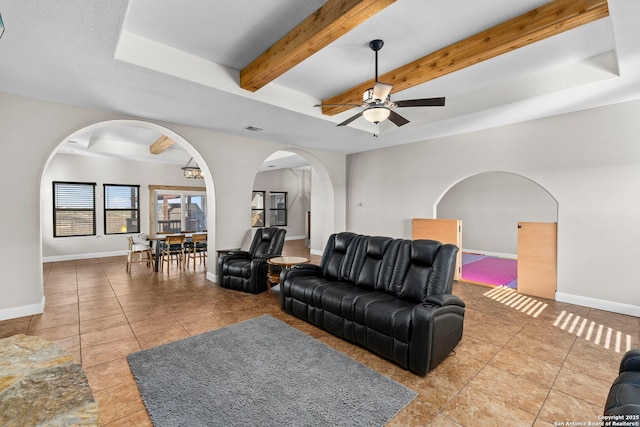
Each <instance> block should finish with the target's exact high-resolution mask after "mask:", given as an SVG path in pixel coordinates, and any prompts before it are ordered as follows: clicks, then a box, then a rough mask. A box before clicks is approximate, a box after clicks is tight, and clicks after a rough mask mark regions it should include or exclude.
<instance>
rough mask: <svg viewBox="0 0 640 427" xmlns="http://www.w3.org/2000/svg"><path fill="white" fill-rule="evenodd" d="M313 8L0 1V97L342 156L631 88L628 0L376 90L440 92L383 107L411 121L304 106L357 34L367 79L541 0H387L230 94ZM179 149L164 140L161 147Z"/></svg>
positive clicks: (356, 69) (633, 63) (351, 52)
mask: <svg viewBox="0 0 640 427" xmlns="http://www.w3.org/2000/svg"><path fill="white" fill-rule="evenodd" d="M324 3H325V1H324V0H306V1H300V0H269V1H256V0H234V1H223V0H215V1H214V0H189V1H188V2H177V1H172V0H131V1H126V0H101V1H90V2H89V1H86V0H65V1H63V2H55V3H52V2H50V1H46V0H0V14H1V15H2V18H3V21H4V24H5V28H6V29H5V32H4V35H3V36H2V38H0V91H2V92H7V93H13V94H18V95H24V96H28V97H33V98H40V99H45V100H50V101H56V102H61V103H65V104H72V105H78V106H83V107H89V108H96V109H102V110H109V111H114V112H117V113H122V114H125V115H127V116H133V117H138V118H141V119H145V120H150V121H157V120H162V121H168V122H174V123H181V124H186V125H192V126H199V127H204V128H210V129H215V130H217V131H222V132H227V133H231V134H237V135H245V136H248V137H251V138H256V139H265V140H269V141H279V142H283V143H286V144H290V145H291V146H297V147H309V148H316V149H325V150H331V151H338V152H343V153H355V152H360V151H366V150H371V149H376V148H380V147H386V146H393V145H398V144H405V143H410V142H414V141H420V140H427V139H430V138H435V137H440V136H445V135H453V134H456V133H462V132H469V131H473V130H478V129H483V128H489V127H494V126H500V125H504V124H509V123H516V122H520V121H525V120H531V119H536V118H540V117H547V116H552V115H557V114H562V113H566V112H571V111H577V110H581V109H585V108H593V107H597V106H602V105H608V104H612V103H617V102H623V101H627V100H632V99H639V98H640V72H639V71H640V43H637V40H640V2H638V1H637V0H610V1H609V9H610V17H608V18H604V19H601V20H599V21H596V22H594V23H592V24H588V25H585V26H582V27H580V28H577V29H574V30H570V31H567V32H565V33H562V34H560V35H558V36H555V37H553V38H550V39H547V40H544V41H541V42H538V43H535V44H532V45H529V46H526V47H524V48H521V49H518V50H515V51H512V52H510V53H508V54H505V55H502V56H500V57H497V58H494V59H491V60H488V61H485V62H482V63H479V64H477V65H474V66H472V67H469V68H466V69H463V70H461V71H458V72H455V73H452V74H449V75H447V76H444V77H441V78H439V79H436V80H433V81H431V82H428V83H425V84H422V85H420V86H416V87H414V88H411V89H408V90H405V91H402V92H392V95H391V96H392V100H401V99H414V98H427V97H439V96H446V97H447V105H446V106H445V107H442V108H403V109H398V112H399V113H401V114H402V115H403V116H405V117H406V118H408V119H409V120H411V123H409V124H407V125H405V126H403V127H401V128H397V127H395V126H393V125H392V124H390V123H388V121H387V122H384V123H383V124H382V126H381V135H380V137H379V138H373V137H372V125H371V123H368V122H366V121H365V120H364V119H359V120H356V121H355V122H353V123H352V124H351V125H349V126H346V127H336V124H337V123H340V122H341V121H343V120H345V119H346V118H348V117H350V116H351V115H353V114H354V113H355V111H354V110H352V111H348V112H344V113H341V114H339V115H336V116H333V117H328V116H323V115H322V114H321V112H320V109H319V108H314V107H313V105H315V104H318V103H320V102H321V100H322V99H323V98H327V97H330V96H332V95H336V94H338V93H341V92H342V91H344V90H346V89H348V88H350V87H352V86H354V85H356V84H359V83H361V82H362V81H365V80H367V79H370V78H372V77H373V74H374V56H373V53H372V51H371V50H370V49H369V48H368V43H369V41H370V40H372V39H375V38H380V39H383V40H384V41H385V46H384V48H383V49H382V50H381V51H380V73H381V74H383V73H384V72H386V71H390V70H392V69H394V68H397V67H399V66H401V65H403V64H405V63H407V62H410V61H412V60H414V59H417V58H419V57H422V56H425V55H426V54H428V53H430V52H433V51H435V50H437V49H439V48H442V47H445V46H447V45H449V44H451V43H454V42H456V41H458V40H461V39H464V38H466V37H468V36H470V35H473V34H475V33H478V32H480V31H482V30H484V29H487V28H489V27H492V26H494V25H496V24H499V23H501V22H504V21H506V20H508V19H510V18H513V17H515V16H518V15H520V14H522V13H524V12H527V11H528V10H531V9H534V8H536V7H538V6H540V5H542V4H545V3H547V1H545V0H518V1H513V0H484V1H482V2H479V1H477V0H455V1H454V0H428V1H427V0H398V1H396V2H395V3H394V4H392V5H390V6H389V7H387V8H386V9H384V10H382V11H381V12H380V13H378V14H377V15H375V16H374V17H372V18H371V19H369V20H368V21H366V22H364V23H363V24H361V25H360V26H358V27H356V28H355V29H354V30H352V31H351V32H349V33H347V34H346V35H345V36H343V37H341V38H339V39H338V40H336V41H335V42H333V43H331V44H330V45H329V46H327V47H326V48H325V49H323V50H322V51H320V52H318V53H316V54H315V55H313V56H311V57H310V58H308V59H307V60H305V61H303V62H302V63H301V64H299V65H298V66H296V67H294V68H293V69H291V70H290V71H288V72H286V73H285V74H284V75H282V76H280V77H279V78H278V79H276V80H275V81H274V82H272V83H270V84H268V85H267V86H265V87H264V88H262V89H260V90H259V91H257V92H255V93H252V92H248V91H245V90H243V89H241V88H240V87H239V84H238V81H239V77H238V70H239V69H241V68H242V67H244V66H245V65H247V64H248V63H250V62H251V61H252V60H253V59H255V58H256V57H257V56H258V55H259V54H260V53H262V52H263V51H264V50H265V49H266V48H268V47H269V46H271V45H272V44H273V43H275V42H276V41H277V40H278V39H279V38H281V37H282V36H283V35H285V34H286V33H287V32H288V31H290V30H291V29H292V28H294V27H295V26H296V25H297V24H298V23H299V22H301V21H302V20H303V19H304V18H305V17H306V16H308V15H309V14H311V13H312V12H313V11H315V10H316V9H318V8H319V7H321V6H322V5H323V4H324ZM0 111H1V109H0ZM247 126H256V127H259V128H262V129H263V131H261V132H258V133H252V132H249V131H247V130H245V128H246V127H247ZM158 136H160V135H157V134H154V133H153V132H152V131H149V130H146V129H139V128H133V127H131V126H123V127H121V128H119V129H116V128H114V129H101V130H100V131H99V132H98V131H96V132H92V133H90V134H87V135H80V136H79V137H78V138H75V141H74V143H70V144H66V145H65V146H63V147H61V151H65V152H69V150H73V152H74V153H75V154H81V153H83V152H84V153H87V152H89V153H94V154H95V153H98V154H102V155H109V154H110V153H111V154H112V155H118V153H119V155H121V156H122V155H123V153H126V156H127V158H132V157H133V158H140V159H141V160H145V161H150V160H157V159H159V156H155V157H154V156H150V155H148V154H147V153H148V151H145V150H147V147H148V145H149V144H151V143H152V142H153V141H155V139H157V138H158ZM127 146H128V147H129V148H126V147H127ZM185 156H187V158H186V159H188V155H186V153H184V152H183V151H182V150H180V149H178V148H173V149H170V150H167V152H165V153H163V155H162V156H161V157H162V158H163V159H164V160H163V161H165V162H167V163H176V164H178V163H181V162H183V163H184V162H186V160H185Z"/></svg>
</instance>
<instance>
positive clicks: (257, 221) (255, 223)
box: [251, 190, 267, 228]
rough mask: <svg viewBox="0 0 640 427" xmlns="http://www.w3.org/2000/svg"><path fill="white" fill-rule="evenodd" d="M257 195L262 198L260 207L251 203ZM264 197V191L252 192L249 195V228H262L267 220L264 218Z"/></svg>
mask: <svg viewBox="0 0 640 427" xmlns="http://www.w3.org/2000/svg"><path fill="white" fill-rule="evenodd" d="M258 194H259V195H261V196H262V197H261V200H262V206H255V205H254V204H253V201H254V200H255V196H256V195H258ZM265 197H266V192H265V191H260V190H253V192H252V193H251V227H253V228H257V227H264V226H265V224H266V222H267V219H266V218H265V209H264V204H265Z"/></svg>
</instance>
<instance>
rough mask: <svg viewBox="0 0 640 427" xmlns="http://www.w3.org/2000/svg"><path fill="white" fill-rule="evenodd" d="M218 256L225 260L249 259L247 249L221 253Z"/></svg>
mask: <svg viewBox="0 0 640 427" xmlns="http://www.w3.org/2000/svg"><path fill="white" fill-rule="evenodd" d="M220 258H224V259H225V260H232V259H249V252H247V251H231V252H228V253H227V254H225V255H221V256H220Z"/></svg>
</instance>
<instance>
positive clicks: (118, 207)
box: [104, 184, 140, 234]
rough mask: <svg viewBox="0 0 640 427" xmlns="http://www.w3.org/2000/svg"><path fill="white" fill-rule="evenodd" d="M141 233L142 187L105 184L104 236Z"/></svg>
mask: <svg viewBox="0 0 640 427" xmlns="http://www.w3.org/2000/svg"><path fill="white" fill-rule="evenodd" d="M139 232H140V186H139V185H118V184H104V234H124V233H139Z"/></svg>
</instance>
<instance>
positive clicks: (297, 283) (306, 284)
mask: <svg viewBox="0 0 640 427" xmlns="http://www.w3.org/2000/svg"><path fill="white" fill-rule="evenodd" d="M283 286H285V287H286V288H287V291H286V292H287V294H289V295H291V296H292V297H293V298H294V299H296V300H298V301H302V302H304V303H306V304H310V305H312V306H318V305H319V304H320V303H321V298H322V293H323V292H324V289H326V288H328V287H334V286H336V287H344V286H349V287H350V288H351V289H353V286H351V285H348V284H346V283H344V282H338V281H331V280H326V279H323V278H321V277H317V276H310V277H296V278H295V280H287V281H285V283H284V284H283Z"/></svg>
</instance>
